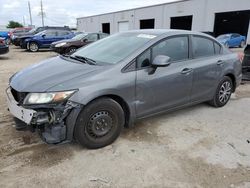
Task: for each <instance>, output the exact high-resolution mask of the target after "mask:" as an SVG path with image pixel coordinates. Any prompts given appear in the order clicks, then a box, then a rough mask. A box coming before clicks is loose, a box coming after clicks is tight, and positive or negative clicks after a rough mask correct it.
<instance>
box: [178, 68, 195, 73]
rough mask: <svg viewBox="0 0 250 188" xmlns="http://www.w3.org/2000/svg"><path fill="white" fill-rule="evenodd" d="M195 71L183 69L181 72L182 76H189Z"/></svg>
mask: <svg viewBox="0 0 250 188" xmlns="http://www.w3.org/2000/svg"><path fill="white" fill-rule="evenodd" d="M192 71H193V69H191V68H185V69H183V70H182V71H181V74H188V73H190V72H192Z"/></svg>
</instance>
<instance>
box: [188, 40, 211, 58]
mask: <svg viewBox="0 0 250 188" xmlns="http://www.w3.org/2000/svg"><path fill="white" fill-rule="evenodd" d="M192 44H193V45H192V47H193V55H194V58H197V57H206V56H212V55H214V42H213V41H212V40H210V39H207V38H203V37H197V36H194V37H193V43H192Z"/></svg>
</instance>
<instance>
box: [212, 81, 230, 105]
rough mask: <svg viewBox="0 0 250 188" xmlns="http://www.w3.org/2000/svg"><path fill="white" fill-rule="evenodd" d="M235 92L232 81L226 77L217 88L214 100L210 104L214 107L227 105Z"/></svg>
mask: <svg viewBox="0 0 250 188" xmlns="http://www.w3.org/2000/svg"><path fill="white" fill-rule="evenodd" d="M232 91H233V82H232V79H231V78H230V77H228V76H224V77H223V79H222V80H221V82H220V84H219V86H218V87H217V90H216V93H215V95H214V98H213V99H212V100H211V101H209V103H210V104H211V105H212V106H214V107H222V106H224V105H226V104H227V102H228V101H229V99H230V97H231V94H232Z"/></svg>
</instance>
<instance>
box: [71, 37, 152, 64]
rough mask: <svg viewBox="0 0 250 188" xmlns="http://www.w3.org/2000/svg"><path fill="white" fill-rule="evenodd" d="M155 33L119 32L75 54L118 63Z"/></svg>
mask: <svg viewBox="0 0 250 188" xmlns="http://www.w3.org/2000/svg"><path fill="white" fill-rule="evenodd" d="M154 37H156V36H155V35H147V34H140V33H118V34H115V35H112V36H110V37H107V38H104V39H102V40H99V41H97V42H94V43H91V44H90V45H88V46H86V47H84V48H81V49H80V50H78V51H77V52H75V53H74V54H73V55H75V56H82V57H86V58H89V59H92V60H94V61H96V62H97V63H98V64H101V63H109V64H116V63H118V62H119V61H121V60H123V59H124V58H126V57H127V56H129V55H130V54H131V53H133V52H134V51H135V50H137V49H138V48H140V47H141V46H143V45H145V44H146V43H147V42H148V41H150V40H151V39H152V38H154Z"/></svg>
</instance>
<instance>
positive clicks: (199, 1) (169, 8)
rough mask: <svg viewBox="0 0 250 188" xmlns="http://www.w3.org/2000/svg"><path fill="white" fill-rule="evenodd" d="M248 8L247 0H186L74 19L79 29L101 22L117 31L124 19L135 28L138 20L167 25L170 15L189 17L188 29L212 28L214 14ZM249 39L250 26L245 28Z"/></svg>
mask: <svg viewBox="0 0 250 188" xmlns="http://www.w3.org/2000/svg"><path fill="white" fill-rule="evenodd" d="M238 10H250V0H187V1H182V2H177V3H170V4H163V5H156V6H150V7H144V8H138V9H133V10H127V11H126V10H125V11H120V12H114V13H109V14H102V15H97V16H92V17H85V18H78V19H77V28H78V30H79V31H89V32H96V31H102V23H110V32H111V34H112V33H115V32H118V22H121V21H128V22H129V29H139V28H140V20H142V19H155V28H156V29H160V28H165V29H169V28H170V20H171V17H178V16H188V15H192V16H193V21H192V30H196V31H211V32H212V31H213V30H214V20H215V13H219V12H229V11H238ZM248 38H249V40H250V26H249V31H248Z"/></svg>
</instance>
